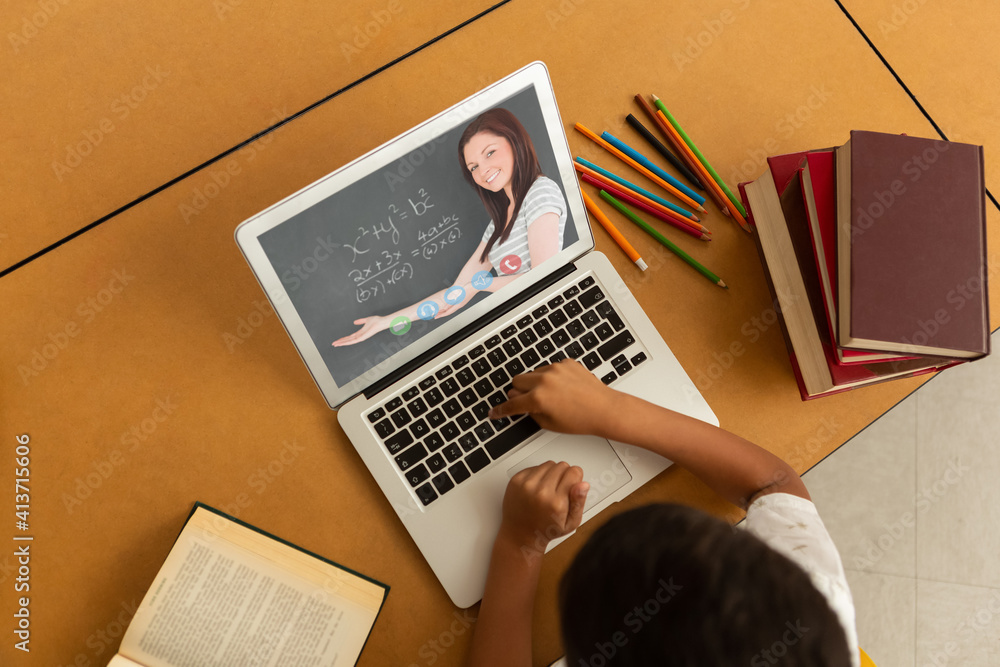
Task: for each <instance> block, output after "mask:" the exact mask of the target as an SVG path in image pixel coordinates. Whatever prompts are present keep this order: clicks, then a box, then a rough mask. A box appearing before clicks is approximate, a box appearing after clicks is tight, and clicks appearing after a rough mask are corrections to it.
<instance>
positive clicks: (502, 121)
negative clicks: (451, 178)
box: [458, 108, 542, 262]
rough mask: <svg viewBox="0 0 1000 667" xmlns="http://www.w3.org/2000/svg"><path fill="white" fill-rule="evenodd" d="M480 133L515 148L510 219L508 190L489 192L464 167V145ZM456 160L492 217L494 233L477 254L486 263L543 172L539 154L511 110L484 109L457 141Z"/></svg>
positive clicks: (504, 239) (508, 232)
mask: <svg viewBox="0 0 1000 667" xmlns="http://www.w3.org/2000/svg"><path fill="white" fill-rule="evenodd" d="M479 132H489V133H490V134H495V135H497V136H500V137H503V138H504V139H506V140H507V141H509V142H510V146H511V148H512V149H513V151H514V173H513V174H511V185H512V186H513V187H512V190H513V193H514V210H513V211H512V212H511V216H510V222H507V206H508V205H510V200H509V199H508V198H507V193H506V192H504V191H503V190H500V191H499V192H491V191H489V190H486V189H485V188H481V187H479V185H478V184H477V183H476V181H475V180H474V179H473V178H472V172H470V171H469V168H468V166H466V163H465V145H466V144H468V143H469V140H471V139H472V137H473V136H475V135H476V134H478V133H479ZM458 162H459V165H461V167H462V175H463V176H464V177H465V180H466V181H468V182H469V185H471V186H472V187H473V188H475V189H476V192H478V193H479V198H480V199H481V200H482V201H483V206H484V207H485V208H486V212H487V213H489V214H490V217H491V218H492V219H493V235H492V236H491V237H490V240H489V242H487V244H486V249H485V250H483V254H482V255H481V256H480V257H479V261H480V262H485V261H486V258H487V257H489V254H490V250H492V249H493V246H494V244H496V242H497V239H499V240H500V243H503V242H504V241H506V240H507V237H508V236H510V230H511V228H512V227H513V226H514V221H515V220H516V219H517V214H518V212H520V210H521V204H522V203H524V196H525V195H526V194H527V192H528V189H529V188H530V187H531V184H532V183H534V182H535V179H537V178H538V177H539V176H541V175H542V167H541V165H539V164H538V156H537V155H536V154H535V146H534V144H532V143H531V137H529V136H528V133H527V131H526V130H525V129H524V126H523V125H521V121H519V120H518V119H517V117H516V116H514V114H512V113H511V112H510V111H507V110H506V109H499V108H498V109H490V110H489V111H485V112H483V113H482V114H480V115H479V116H478V117H476V119H475V120H473V121H472V122H471V123H469V126H468V127H466V128H465V131H464V132H462V137H461V138H460V139H459V140H458Z"/></svg>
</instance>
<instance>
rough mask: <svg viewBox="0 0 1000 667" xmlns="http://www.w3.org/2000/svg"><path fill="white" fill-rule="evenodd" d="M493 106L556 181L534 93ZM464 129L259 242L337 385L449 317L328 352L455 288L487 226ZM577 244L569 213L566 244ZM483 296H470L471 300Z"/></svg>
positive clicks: (362, 180) (362, 181)
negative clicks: (462, 154)
mask: <svg viewBox="0 0 1000 667" xmlns="http://www.w3.org/2000/svg"><path fill="white" fill-rule="evenodd" d="M496 106H498V107H503V108H505V109H507V110H509V111H510V112H512V113H513V114H514V115H515V116H517V118H518V120H519V121H520V122H521V124H522V125H523V126H524V128H525V130H527V132H528V134H529V136H530V137H531V139H532V143H533V144H534V146H535V151H536V153H537V155H538V160H539V163H540V165H541V167H542V173H543V174H545V175H548V176H549V177H550V178H552V179H553V180H554V181H556V182H557V183H559V178H558V171H557V168H556V162H555V158H554V155H553V152H552V146H551V143H550V142H549V139H548V135H547V133H546V132H545V126H544V121H543V118H542V113H541V109H540V107H539V105H538V100H537V98H536V96H535V94H534V91H533V89H531V88H529V89H527V90H526V91H523V92H521V93H518V94H517V95H514V96H512V97H510V98H508V99H506V100H504V101H503V102H502V103H500V104H498V105H496ZM470 120H471V119H470ZM467 124H468V123H467V122H464V123H461V124H460V125H459V126H457V127H455V128H453V129H451V130H449V131H448V132H446V133H445V134H443V135H441V136H439V137H437V138H436V139H434V140H432V141H430V142H428V143H426V144H424V145H423V146H421V147H419V148H418V149H417V150H415V151H412V152H411V153H409V154H408V155H406V156H404V157H402V158H400V159H398V160H396V161H395V162H393V163H390V164H389V165H387V166H386V167H385V168H382V169H380V170H378V171H374V172H372V173H370V174H367V175H366V176H364V177H362V178H360V179H359V180H358V181H356V182H355V183H354V184H352V185H350V186H349V187H347V188H344V189H342V190H340V191H339V192H337V193H336V194H334V195H332V196H330V197H328V198H326V199H324V200H323V201H322V202H320V203H318V204H316V205H314V206H312V207H311V208H309V209H307V210H305V211H303V212H302V213H299V214H298V215H296V216H294V217H292V218H289V219H288V220H287V221H285V222H283V223H282V224H280V225H278V226H277V227H275V228H273V229H271V230H269V231H267V232H265V233H264V234H262V235H261V236H260V237H259V238H260V244H261V247H262V249H263V250H264V252H265V253H266V255H267V257H268V260H269V261H270V262H271V265H272V266H273V268H274V270H275V273H276V274H277V275H278V277H279V278H280V279H281V282H282V285H283V286H284V288H285V290H286V292H287V294H288V296H289V298H290V300H291V302H292V305H293V306H294V307H295V309H296V311H297V312H298V314H299V317H300V318H301V320H302V322H303V324H304V325H305V327H306V329H307V330H308V331H309V335H310V336H311V338H312V340H313V342H314V343H315V345H316V348H317V349H318V350H319V352H320V354H321V355H322V357H323V359H324V361H325V362H326V364H327V367H328V368H329V369H330V373H331V375H332V376H333V379H334V381H335V382H336V383H337V385H338V386H343V385H345V384H347V383H348V382H350V381H352V380H354V379H355V378H358V377H360V376H361V375H363V374H364V373H365V372H367V371H368V370H369V369H371V368H372V367H373V366H375V365H377V364H379V363H381V362H382V361H384V360H385V359H387V358H389V357H391V356H392V355H393V354H395V353H396V352H398V351H399V350H401V349H403V348H405V347H406V346H408V345H410V344H412V343H413V342H414V341H415V340H417V339H419V338H420V337H421V336H423V335H426V334H427V333H429V332H431V331H433V330H434V329H436V328H437V327H439V326H442V325H444V324H447V323H448V322H449V321H450V320H451V318H449V317H442V318H438V319H433V320H421V319H416V320H414V321H413V322H412V325H411V326H410V328H409V329H408V330H407V331H406V332H405V333H392V332H391V331H382V332H379V333H377V334H375V335H374V336H372V337H371V338H369V339H367V340H365V341H362V342H360V343H356V344H354V345H350V346H345V347H332V346H331V343H332V342H333V341H334V340H336V339H338V338H341V337H343V336H346V335H348V334H351V333H353V332H355V331H357V330H358V329H359V327H358V325H355V324H353V322H354V320H355V319H358V318H361V317H367V316H370V315H385V314H388V313H391V312H393V311H395V310H398V309H400V308H404V307H406V306H409V305H411V304H414V303H417V302H420V301H422V300H423V299H424V298H426V297H427V296H428V295H430V294H432V293H434V292H436V291H438V290H440V289H443V288H446V287H450V286H451V285H453V284H454V281H455V278H456V277H457V275H458V273H459V271H460V270H461V268H462V267H463V266H464V265H465V263H466V262H467V261H468V260H469V257H471V256H472V253H473V252H474V251H475V249H476V247H477V246H478V245H479V242H480V241H481V240H482V236H483V232H484V231H485V230H486V227H487V226H488V225H489V222H490V219H489V215H488V214H487V212H486V210H485V208H484V207H483V204H482V202H481V200H480V199H479V196H478V195H477V194H476V192H475V191H474V190H473V188H472V186H470V185H469V183H468V182H467V181H466V180H465V179H464V178H463V176H462V169H464V165H463V164H461V163H460V161H459V155H458V141H459V138H460V136H461V134H462V132H463V130H464V129H465V126H466V125H467ZM560 188H562V185H561V184H560ZM563 190H564V191H563V196H564V197H565V189H563ZM577 240H578V235H577V233H576V228H575V225H574V221H573V218H572V214H571V213H570V212H569V211H568V210H567V221H566V229H565V234H564V238H563V247H566V246H568V245H570V244H572V243H574V242H575V241H577ZM486 297H487V294H486V293H484V292H477V293H476V294H475V295H474V297H473V300H472V301H471V303H476V302H478V301H479V300H481V299H483V298H486ZM463 310H464V309H463ZM458 312H462V311H461V310H460V311H458Z"/></svg>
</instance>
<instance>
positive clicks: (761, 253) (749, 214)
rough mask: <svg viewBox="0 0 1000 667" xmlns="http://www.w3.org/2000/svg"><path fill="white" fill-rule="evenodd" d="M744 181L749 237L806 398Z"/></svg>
mask: <svg viewBox="0 0 1000 667" xmlns="http://www.w3.org/2000/svg"><path fill="white" fill-rule="evenodd" d="M745 185H746V182H743V183H740V184H739V186H738V188H739V191H740V199H742V200H743V207H744V208H745V209H746V211H747V223H748V224H749V225H750V229H751V231H752V232H753V233H752V234H750V237H751V238H752V239H753V244H754V246H755V247H756V248H757V255H758V256H759V257H760V265H761V268H762V269H763V270H764V282H765V283H767V291H768V292H769V293H770V295H771V306H772V308H773V309H774V312H775V313H776V314H777V316H778V325H779V326H778V328H779V329H780V330H781V337H782V338H783V339H784V340H785V349H786V350H788V361H789V363H790V364H791V367H792V375H793V376H795V384H796V385H798V387H799V396H801V397H802V400H803V401H805V400H808V399H809V398H811V397H810V396H809V395H808V393H807V392H806V383H805V380H803V378H802V372H801V371H800V370H799V364H798V361H797V360H796V359H795V351H794V348H793V347H792V339H791V337H790V336H789V335H788V326H787V325H786V324H785V316H784V315H783V314H782V312H781V302H780V301H779V300H778V292H777V290H775V289H774V283H773V282H771V272H770V271H769V270H768V268H767V259H766V258H765V256H764V247H763V246H762V245H761V244H760V236H759V235H758V234H757V223H756V222H755V221H754V217H753V211H752V210H751V209H750V201H749V200H748V199H747V193H746V189H745V187H744V186H745Z"/></svg>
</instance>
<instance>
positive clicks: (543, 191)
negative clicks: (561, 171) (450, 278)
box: [483, 176, 566, 275]
mask: <svg viewBox="0 0 1000 667" xmlns="http://www.w3.org/2000/svg"><path fill="white" fill-rule="evenodd" d="M546 213H555V214H556V215H558V216H559V248H560V249H561V248H562V245H563V232H565V230H566V198H565V197H563V193H562V190H560V189H559V186H558V185H557V184H556V182H555V181H553V180H552V179H551V178H546V177H545V176H539V177H538V178H537V179H535V182H534V183H532V184H531V187H530V188H528V192H527V193H525V195H524V202H523V203H522V204H521V210H520V211H518V212H517V219H516V220H515V221H514V226H513V228H511V230H510V236H508V237H507V240H506V241H504V242H503V243H500V241H499V239H497V243H496V244H494V246H493V248H492V249H490V252H489V256H488V257H489V260H490V264H492V265H493V267H494V268H495V269H496V270H497V273H498V274H499V275H514V274H518V273H524V272H526V271H528V270H529V269H530V268H531V254H530V253H529V252H528V226H529V225H531V223H533V222H534V221H535V220H537V219H538V218H539V217H540V216H542V215H544V214H546ZM492 235H493V221H492V220H490V224H489V225H488V226H487V227H486V231H485V232H484V233H483V242H484V243H489V240H490V237H491V236H492ZM508 255H517V256H518V257H519V258H520V260H521V266H520V267H519V268H518V270H517V271H513V272H511V271H507V270H504V269H502V268H501V266H500V262H501V261H503V258H504V257H507V256H508Z"/></svg>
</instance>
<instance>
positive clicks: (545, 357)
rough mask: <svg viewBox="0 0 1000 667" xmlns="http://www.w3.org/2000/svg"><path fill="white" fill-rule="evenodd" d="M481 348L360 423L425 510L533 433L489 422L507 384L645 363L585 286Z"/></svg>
mask: <svg viewBox="0 0 1000 667" xmlns="http://www.w3.org/2000/svg"><path fill="white" fill-rule="evenodd" d="M480 337H481V338H482V340H481V342H479V343H478V344H476V345H474V346H473V347H472V348H471V349H467V350H466V351H465V352H464V353H462V354H459V355H457V356H456V357H455V358H453V359H450V360H449V362H448V363H445V364H444V365H443V366H441V367H440V368H438V369H437V370H436V371H434V372H432V373H429V374H428V375H426V376H425V377H423V378H422V379H420V380H419V381H417V382H416V383H414V384H413V385H412V386H410V387H408V388H407V389H405V390H404V391H402V392H401V393H399V394H397V395H395V396H393V397H392V398H390V399H389V400H387V401H386V402H385V403H383V404H382V405H381V406H380V407H378V408H376V409H375V410H372V411H371V412H369V413H368V421H369V422H370V423H371V424H372V428H373V429H374V431H375V433H376V434H377V435H378V437H379V438H380V439H381V440H382V443H383V444H384V445H385V447H386V449H387V450H388V453H389V455H390V456H392V457H393V459H394V460H395V462H396V465H397V466H398V468H399V470H400V473H401V474H402V476H403V477H404V478H405V479H406V481H407V482H408V483H409V485H410V487H411V488H412V489H413V491H414V493H415V494H416V496H417V498H418V499H419V500H420V502H421V503H422V504H423V505H425V506H426V505H430V504H431V503H432V502H434V501H435V500H437V499H438V498H439V497H441V496H442V495H444V494H445V493H448V492H449V491H451V490H452V489H454V488H455V487H456V486H457V485H459V484H462V483H463V482H465V481H466V480H468V479H469V478H470V477H472V475H474V474H476V473H477V472H480V471H481V470H484V469H486V468H487V467H488V466H489V465H490V464H491V463H492V462H493V461H496V460H497V459H500V458H501V457H503V456H504V455H505V454H507V453H508V452H509V451H511V450H512V449H514V448H515V447H517V446H518V445H520V444H521V443H522V442H524V441H525V440H526V439H527V438H528V437H530V436H531V435H533V434H534V433H536V432H537V431H539V430H540V427H539V426H538V424H537V423H536V422H535V420H533V419H532V418H531V417H528V416H525V415H518V416H516V417H514V418H506V417H505V418H501V419H488V418H487V414H488V413H489V410H490V408H492V407H493V406H494V405H497V404H499V403H503V402H504V401H506V400H507V391H508V390H509V389H510V388H511V386H512V384H511V378H512V377H514V376H515V375H519V374H521V373H525V372H527V371H530V370H533V369H535V368H538V367H539V366H544V365H546V364H550V363H556V362H558V361H560V360H562V359H565V358H567V357H569V358H572V359H577V360H579V361H580V362H581V363H583V365H584V366H586V368H587V369H588V370H590V371H591V372H593V373H595V374H596V375H597V377H599V378H600V379H601V381H602V382H604V383H605V384H611V383H612V382H614V381H615V380H617V379H618V378H619V377H621V376H622V375H625V374H626V373H628V372H629V371H630V370H632V368H634V367H635V366H637V365H639V364H641V363H642V362H643V361H645V360H646V358H647V355H646V352H645V350H644V349H643V347H642V345H641V344H639V343H637V342H636V340H635V337H634V336H633V334H632V332H631V331H629V329H628V327H627V326H626V324H625V322H624V321H623V320H622V317H621V315H620V314H619V313H618V311H617V309H616V308H615V306H614V305H613V304H612V303H611V301H610V300H608V299H607V298H606V297H605V293H604V289H603V288H602V287H601V286H600V285H599V284H597V282H596V281H595V279H594V278H593V277H592V276H588V277H586V278H584V279H583V280H580V281H579V282H577V283H576V284H575V285H573V286H571V287H570V288H569V289H566V288H565V286H562V287H561V288H560V291H559V292H557V293H555V294H549V295H547V296H544V297H540V301H539V302H536V303H535V304H534V305H533V306H531V307H528V308H526V309H522V310H521V311H519V313H518V314H517V315H514V316H513V317H512V318H511V319H509V320H508V321H506V322H504V321H501V322H500V323H499V324H498V325H496V327H495V329H494V331H493V332H492V333H489V332H487V333H485V334H481V336H480Z"/></svg>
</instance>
